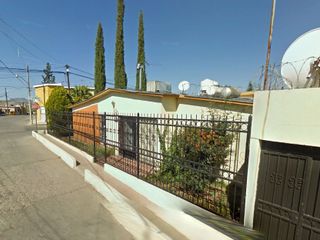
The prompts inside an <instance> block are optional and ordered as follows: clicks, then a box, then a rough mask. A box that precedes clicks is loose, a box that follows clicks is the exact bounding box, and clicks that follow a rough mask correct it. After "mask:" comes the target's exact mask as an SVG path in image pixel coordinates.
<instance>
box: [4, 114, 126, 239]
mask: <svg viewBox="0 0 320 240" xmlns="http://www.w3.org/2000/svg"><path fill="white" fill-rule="evenodd" d="M27 120H28V118H27V117H26V116H8V117H0V137H1V138H0V239H1V240H5V239H13V240H19V239H23V240H26V239H30V240H31V239H32V240H37V239H51V240H55V239H77V240H78V239H124V240H125V239H132V236H131V235H130V234H129V233H128V232H127V231H126V230H125V229H124V228H123V227H122V226H121V225H120V224H119V223H117V222H116V220H115V219H114V218H113V217H112V215H111V214H110V213H109V212H108V211H107V210H106V209H105V208H104V207H103V205H102V201H103V200H102V197H101V196H100V195H99V194H97V193H96V192H95V191H94V190H93V189H92V188H91V187H90V186H89V185H87V184H86V183H85V182H84V181H83V178H82V177H81V176H80V175H79V174H78V173H77V172H76V171H72V170H70V168H68V167H67V166H66V165H65V164H64V163H63V162H62V161H61V160H60V159H59V158H58V157H56V156H55V155H54V154H53V153H51V152H50V151H48V150H47V149H46V148H44V147H43V145H41V144H40V143H39V142H37V141H36V140H35V139H34V138H33V137H32V136H31V132H30V130H26V127H25V126H26V125H27Z"/></svg>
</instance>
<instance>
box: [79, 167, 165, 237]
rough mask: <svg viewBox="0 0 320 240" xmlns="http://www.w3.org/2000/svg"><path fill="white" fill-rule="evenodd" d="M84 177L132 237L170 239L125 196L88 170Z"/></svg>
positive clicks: (85, 171)
mask: <svg viewBox="0 0 320 240" xmlns="http://www.w3.org/2000/svg"><path fill="white" fill-rule="evenodd" d="M84 179H85V181H86V182H87V183H89V184H91V185H92V186H93V188H94V189H95V190H96V191H98V192H99V193H100V194H101V195H102V196H103V197H104V198H105V199H106V200H107V201H108V203H106V204H104V206H105V207H106V208H107V209H108V211H110V212H111V214H112V215H113V216H114V217H115V219H116V220H117V221H118V222H119V223H120V224H122V226H123V227H124V228H125V229H126V230H127V231H128V232H129V233H131V234H132V235H133V237H134V239H149V240H170V239H171V238H170V237H168V236H167V235H166V234H164V233H162V232H161V231H160V230H159V228H158V227H157V226H155V225H154V224H153V223H152V222H150V221H149V220H148V219H147V218H145V217H144V216H142V215H141V214H140V213H138V212H137V211H136V210H135V209H134V208H133V207H132V206H130V204H129V203H128V199H127V198H126V197H125V196H123V195H122V194H121V193H119V192H118V191H117V190H116V189H114V188H113V187H111V186H110V185H109V184H107V183H105V182H104V181H103V180H102V179H101V178H100V177H98V176H96V175H95V174H94V173H92V172H91V171H90V170H88V169H85V170H84ZM146 236H147V238H146Z"/></svg>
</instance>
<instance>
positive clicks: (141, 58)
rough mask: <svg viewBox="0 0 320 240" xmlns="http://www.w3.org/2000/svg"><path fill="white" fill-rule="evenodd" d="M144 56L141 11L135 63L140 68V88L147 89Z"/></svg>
mask: <svg viewBox="0 0 320 240" xmlns="http://www.w3.org/2000/svg"><path fill="white" fill-rule="evenodd" d="M145 62H146V57H145V52H144V26H143V12H142V11H141V12H140V16H139V32H138V57H137V65H138V64H140V68H141V67H142V69H141V73H142V74H141V90H142V91H146V90H147V76H146V64H145ZM139 89H140V70H139V69H137V74H136V90H139Z"/></svg>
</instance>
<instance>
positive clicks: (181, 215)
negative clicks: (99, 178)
mask: <svg viewBox="0 0 320 240" xmlns="http://www.w3.org/2000/svg"><path fill="white" fill-rule="evenodd" d="M104 171H105V172H106V173H108V174H110V175H111V176H113V177H114V178H116V179H118V180H119V181H120V182H122V183H124V184H125V185H127V186H128V187H130V188H132V189H133V190H134V191H135V192H137V193H139V194H141V195H142V196H144V197H145V198H147V199H148V200H149V201H151V202H153V203H154V204H155V205H157V206H159V207H160V208H161V211H159V209H152V208H148V209H149V210H151V211H152V212H154V213H155V214H156V215H157V216H159V217H160V218H161V219H162V220H163V221H165V222H167V223H168V224H170V225H171V226H172V227H173V228H175V229H176V230H177V231H178V232H180V233H182V234H183V235H185V236H186V237H187V238H188V239H195V240H198V239H219V240H230V239H232V238H230V237H229V236H227V235H225V234H223V233H221V232H220V231H218V230H216V229H214V228H211V227H209V226H208V225H206V224H205V223H203V222H201V221H199V220H197V219H196V218H194V217H192V216H190V215H189V214H186V213H185V212H184V211H186V210H189V211H190V210H192V211H194V212H197V213H199V214H200V215H202V214H204V215H205V214H207V213H206V211H205V210H203V209H202V208H200V207H198V206H195V205H193V204H191V203H189V202H187V201H185V200H183V199H181V198H179V197H177V196H174V195H173V194H170V193H168V192H166V191H164V190H162V189H160V188H158V187H155V186H153V185H151V184H149V183H147V182H144V181H142V180H140V179H138V178H136V177H134V176H132V175H130V174H127V173H125V172H123V171H121V170H119V169H117V168H115V167H113V166H111V165H109V164H105V165H104Z"/></svg>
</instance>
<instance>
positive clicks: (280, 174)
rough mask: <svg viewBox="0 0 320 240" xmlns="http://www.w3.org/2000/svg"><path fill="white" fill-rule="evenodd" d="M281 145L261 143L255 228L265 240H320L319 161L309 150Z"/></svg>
mask: <svg viewBox="0 0 320 240" xmlns="http://www.w3.org/2000/svg"><path fill="white" fill-rule="evenodd" d="M277 145H278V146H277ZM279 145H280V146H281V145H283V144H277V143H265V144H262V152H261V158H260V168H259V179H258V187H257V197H256V208H255V217H254V229H256V230H258V231H260V232H262V233H264V235H265V239H281V240H282V239H310V240H313V239H320V211H319V210H320V207H318V205H319V204H320V196H319V192H318V191H319V176H320V175H319V170H320V168H319V167H318V168H314V166H316V165H317V164H319V161H318V160H314V159H313V157H312V156H310V153H311V152H310V151H309V150H308V147H305V148H303V147H301V146H299V147H296V145H288V144H286V146H285V147H283V148H281V147H279ZM297 149H300V151H297ZM310 187H313V188H314V190H311V189H310ZM314 191H315V193H312V192H314ZM311 205H312V206H311ZM308 209H318V210H317V211H319V213H318V215H316V214H314V213H315V211H313V212H312V213H311V212H310V211H309V212H310V213H308Z"/></svg>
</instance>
